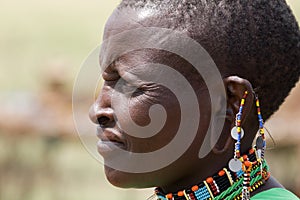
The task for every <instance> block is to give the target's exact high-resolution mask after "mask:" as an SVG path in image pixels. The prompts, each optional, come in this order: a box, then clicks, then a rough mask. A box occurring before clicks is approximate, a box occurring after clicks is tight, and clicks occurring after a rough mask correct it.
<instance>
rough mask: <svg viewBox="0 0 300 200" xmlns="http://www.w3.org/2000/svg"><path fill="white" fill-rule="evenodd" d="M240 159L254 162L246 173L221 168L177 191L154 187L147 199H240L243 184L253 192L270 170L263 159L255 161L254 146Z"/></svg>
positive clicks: (268, 174) (266, 177)
mask: <svg viewBox="0 0 300 200" xmlns="http://www.w3.org/2000/svg"><path fill="white" fill-rule="evenodd" d="M240 159H242V160H243V161H249V162H251V163H254V165H253V166H252V168H251V170H250V171H249V172H248V173H247V174H245V172H244V171H243V170H239V171H237V172H233V171H231V170H230V169H228V168H223V169H221V170H220V171H219V172H218V173H216V174H214V175H213V176H211V177H208V178H207V179H206V180H204V181H202V182H201V183H199V184H197V185H194V186H192V187H189V188H187V189H185V190H180V191H178V192H177V193H169V194H164V193H163V191H162V190H161V189H160V188H155V194H154V195H152V196H151V197H150V198H148V200H212V199H214V200H221V199H226V200H231V199H235V200H241V199H242V192H243V186H245V184H247V185H248V187H249V188H250V192H253V191H254V190H256V189H257V188H259V187H260V186H261V185H263V184H264V183H265V181H266V180H268V178H269V177H270V172H269V167H268V165H267V163H266V161H265V160H263V161H261V162H257V152H256V150H255V149H254V148H252V149H250V150H249V152H248V154H246V155H243V156H242V157H241V158H240ZM245 176H249V177H248V178H249V180H251V181H249V183H248V182H245V178H244V177H245Z"/></svg>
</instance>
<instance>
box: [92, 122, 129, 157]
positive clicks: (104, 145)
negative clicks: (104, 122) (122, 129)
mask: <svg viewBox="0 0 300 200" xmlns="http://www.w3.org/2000/svg"><path fill="white" fill-rule="evenodd" d="M97 137H98V138H99V139H100V140H99V141H98V143H97V147H98V153H99V154H100V155H102V156H106V155H107V154H108V153H110V152H113V151H117V150H119V151H120V150H126V142H125V140H124V139H123V138H122V135H121V134H120V133H119V132H117V131H115V130H112V129H111V130H110V129H105V130H103V129H102V128H101V127H97Z"/></svg>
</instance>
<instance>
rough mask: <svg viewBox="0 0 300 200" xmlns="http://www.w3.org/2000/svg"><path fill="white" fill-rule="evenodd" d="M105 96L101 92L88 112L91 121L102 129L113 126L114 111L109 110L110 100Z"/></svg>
mask: <svg viewBox="0 0 300 200" xmlns="http://www.w3.org/2000/svg"><path fill="white" fill-rule="evenodd" d="M106 95H107V94H105V93H103V92H102V94H101V95H100V96H99V98H98V99H97V100H96V101H95V102H94V104H93V105H92V106H91V108H90V111H89V117H90V119H91V121H92V122H93V123H95V124H99V125H100V127H103V128H105V127H113V126H114V125H115V118H114V110H113V109H112V108H111V103H110V99H109V98H108V97H107V96H106Z"/></svg>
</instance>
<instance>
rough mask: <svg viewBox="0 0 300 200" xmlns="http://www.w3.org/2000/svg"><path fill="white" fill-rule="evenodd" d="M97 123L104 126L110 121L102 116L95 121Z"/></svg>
mask: <svg viewBox="0 0 300 200" xmlns="http://www.w3.org/2000/svg"><path fill="white" fill-rule="evenodd" d="M97 121H98V123H99V125H100V126H106V125H107V124H108V123H109V121H110V119H109V118H108V117H106V116H102V117H99V118H98V119H97Z"/></svg>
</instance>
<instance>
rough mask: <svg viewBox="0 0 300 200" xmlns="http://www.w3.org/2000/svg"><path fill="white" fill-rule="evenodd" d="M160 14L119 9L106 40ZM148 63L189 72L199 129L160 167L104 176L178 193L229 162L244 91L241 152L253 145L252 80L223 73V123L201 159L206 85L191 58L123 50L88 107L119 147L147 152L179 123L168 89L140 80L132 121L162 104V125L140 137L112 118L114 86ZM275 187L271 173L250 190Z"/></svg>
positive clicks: (144, 118)
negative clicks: (179, 153) (183, 149)
mask: <svg viewBox="0 0 300 200" xmlns="http://www.w3.org/2000/svg"><path fill="white" fill-rule="evenodd" d="M143 12H145V13H146V14H145V13H143ZM158 18H163V16H159V13H157V12H154V11H152V10H148V11H147V10H143V11H134V12H133V11H132V10H126V9H123V10H122V11H121V12H115V13H114V14H113V15H112V16H111V17H110V19H109V21H108V23H107V25H106V28H105V34H104V39H107V38H109V37H111V36H113V35H115V34H117V33H120V32H122V31H124V30H128V29H133V28H137V27H147V26H150V25H151V26H153V22H155V21H156V24H155V26H157V27H160V26H162V24H163V23H164V22H162V21H160V20H156V19H158ZM158 42H159V41H158ZM104 52H105V49H104ZM147 62H152V63H162V64H165V65H167V66H171V67H173V68H174V69H176V70H178V71H179V72H180V73H181V74H183V75H185V76H186V77H189V82H190V84H191V85H192V87H193V88H194V90H195V91H196V93H197V97H198V102H199V110H200V114H201V120H200V122H199V129H198V133H197V135H196V138H195V139H194V141H193V143H192V144H191V146H190V147H189V148H188V150H187V151H186V152H185V153H184V154H183V155H182V156H181V157H180V158H179V159H178V160H176V161H175V162H173V163H172V164H170V165H169V166H167V167H165V168H163V169H160V170H157V171H154V172H150V173H143V174H141V173H125V172H122V171H118V170H115V169H112V168H110V167H108V166H105V173H106V176H107V179H108V180H109V181H110V182H111V183H112V184H113V185H115V186H118V187H123V188H129V187H134V188H145V187H161V188H162V189H163V190H164V191H165V192H176V191H178V190H181V189H183V188H187V187H190V186H192V185H194V184H196V183H199V182H200V181H202V180H204V179H206V178H207V177H209V176H211V175H212V174H214V173H216V172H218V171H219V170H220V169H222V168H223V167H224V166H227V164H228V161H229V160H230V159H231V158H232V155H233V147H234V140H233V139H232V138H231V135H230V130H231V128H232V127H234V123H235V116H236V114H237V112H238V109H239V105H240V100H241V98H242V96H243V94H244V92H245V91H246V90H247V91H249V95H248V96H247V99H246V102H247V103H246V104H245V107H244V111H243V116H242V117H243V118H242V122H243V123H242V127H243V129H244V130H245V133H246V135H245V137H244V138H243V140H242V152H246V151H247V149H249V148H250V147H251V146H252V141H253V139H254V136H255V135H256V132H257V129H258V124H257V114H256V107H255V104H254V97H255V96H254V94H253V93H252V92H250V91H253V88H252V85H251V83H250V82H249V81H247V80H246V79H243V78H240V77H237V76H227V77H225V76H224V79H223V81H224V85H225V89H226V93H227V108H226V120H225V124H224V128H223V131H222V134H221V137H220V138H219V140H218V142H217V144H216V145H215V147H214V148H213V149H212V151H211V152H210V153H209V154H208V155H207V156H206V157H204V158H202V159H199V157H198V152H199V149H200V147H201V144H202V142H203V139H204V137H205V134H206V131H207V128H208V125H209V123H210V115H211V110H210V98H209V94H208V91H207V88H206V86H205V84H204V83H203V80H202V79H201V78H199V75H197V74H195V73H191V71H192V70H191V69H192V66H190V64H189V63H187V62H186V61H184V60H183V59H180V58H178V57H176V55H173V54H171V53H167V52H162V51H158V50H139V51H136V52H130V53H127V54H125V55H122V56H121V57H120V58H119V59H118V60H117V61H116V62H114V63H112V64H111V65H110V66H109V67H108V68H107V69H106V70H105V72H104V73H103V79H104V86H103V88H102V90H101V92H100V94H99V96H98V97H97V100H96V101H95V103H94V105H93V107H92V109H91V113H90V117H91V119H92V121H93V122H95V123H97V124H99V119H101V120H100V123H101V128H102V129H103V131H104V134H105V133H107V132H110V133H111V132H113V133H114V134H115V137H116V138H121V140H122V141H124V143H125V145H124V147H123V148H124V149H125V150H127V151H130V152H150V151H153V150H156V149H160V148H161V147H163V146H164V145H166V144H167V143H168V142H169V141H170V140H171V139H172V138H173V137H174V134H176V130H177V128H178V123H179V122H180V107H179V104H178V101H177V100H176V98H175V97H174V95H173V94H172V93H171V92H170V91H168V89H167V88H164V87H162V86H160V85H159V84H156V83H142V84H141V87H142V88H143V90H142V92H141V93H139V94H138V95H136V96H135V97H134V98H133V97H129V98H130V99H129V102H130V104H129V105H130V108H129V110H130V116H131V118H132V119H133V121H134V122H135V123H136V124H138V125H140V126H145V125H147V124H148V123H149V122H150V118H149V115H148V111H149V108H150V107H151V106H152V105H153V104H160V105H162V106H164V108H165V110H166V112H167V121H166V124H165V126H164V127H163V129H162V130H161V131H160V132H159V133H158V134H156V135H155V136H153V137H151V138H147V139H141V138H135V137H132V136H130V135H129V134H128V133H126V132H124V131H123V130H120V128H118V127H117V126H116V121H117V120H126V119H116V118H118V117H120V116H115V115H114V109H115V108H114V107H112V104H111V98H112V96H111V95H112V93H113V92H114V90H115V88H114V86H115V84H116V82H117V81H118V80H119V79H120V78H122V75H123V74H124V73H125V72H127V73H132V74H134V73H135V71H138V70H142V71H144V72H145V73H147V72H149V70H151V69H149V68H146V67H144V68H143V64H144V63H147ZM125 89H126V88H125ZM118 94H120V95H122V92H120V91H119V93H118ZM115 106H122V105H115ZM100 154H101V152H100ZM103 157H104V161H105V159H107V158H106V156H105V155H103ZM274 187H282V185H280V184H279V183H278V182H277V181H276V180H275V179H274V178H273V177H271V178H270V179H269V180H268V181H267V182H266V183H265V185H263V186H262V187H260V188H259V189H258V190H256V191H254V192H253V194H256V193H258V192H260V191H264V190H267V189H269V188H274ZM253 194H252V195H253Z"/></svg>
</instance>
